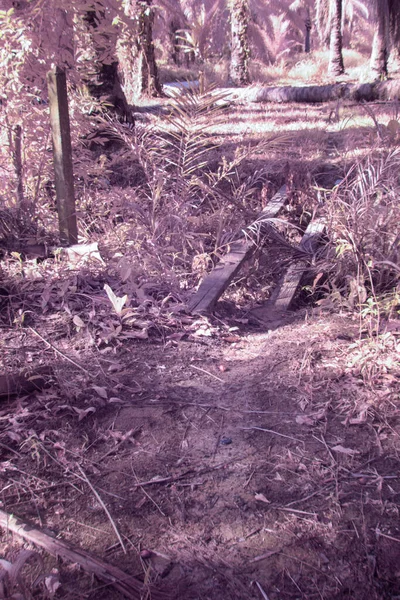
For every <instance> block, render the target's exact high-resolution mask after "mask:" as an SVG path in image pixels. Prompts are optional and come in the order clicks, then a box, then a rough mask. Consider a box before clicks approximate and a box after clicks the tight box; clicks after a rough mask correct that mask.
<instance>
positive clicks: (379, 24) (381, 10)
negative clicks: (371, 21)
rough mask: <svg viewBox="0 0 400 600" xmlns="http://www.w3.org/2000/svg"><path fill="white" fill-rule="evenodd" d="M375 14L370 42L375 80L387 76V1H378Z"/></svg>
mask: <svg viewBox="0 0 400 600" xmlns="http://www.w3.org/2000/svg"><path fill="white" fill-rule="evenodd" d="M376 12H377V14H376V26H375V33H374V39H373V42H372V53H371V64H370V66H371V71H372V74H373V76H375V77H376V78H383V77H386V76H387V74H388V57H389V4H388V0H379V5H378V6H377V11H376Z"/></svg>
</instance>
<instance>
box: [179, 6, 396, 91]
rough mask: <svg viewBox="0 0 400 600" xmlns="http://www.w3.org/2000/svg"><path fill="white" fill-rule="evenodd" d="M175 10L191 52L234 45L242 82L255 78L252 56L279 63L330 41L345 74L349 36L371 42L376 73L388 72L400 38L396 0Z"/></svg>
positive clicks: (234, 75)
mask: <svg viewBox="0 0 400 600" xmlns="http://www.w3.org/2000/svg"><path fill="white" fill-rule="evenodd" d="M173 14H174V17H173V18H172V19H171V20H170V27H172V30H173V31H175V32H176V31H178V36H177V38H178V40H179V39H180V41H181V47H182V48H183V49H184V50H186V52H190V51H193V53H194V54H196V55H197V56H198V57H199V58H201V59H203V60H204V59H206V58H207V57H209V56H210V55H211V56H212V55H214V56H215V55H216V54H217V55H218V54H222V53H223V50H224V47H225V48H226V47H227V46H228V47H229V46H230V49H231V68H230V79H231V82H232V83H234V84H237V85H241V84H246V83H248V82H249V70H248V63H249V57H250V54H251V55H252V56H255V57H257V58H258V59H260V60H262V61H264V62H274V61H276V60H279V59H280V58H283V57H284V56H285V55H287V54H288V53H290V52H296V51H299V50H304V51H305V52H310V51H311V50H312V47H314V48H315V47H317V46H319V45H324V44H325V45H326V46H329V51H330V59H329V69H328V71H329V74H330V75H332V76H338V75H341V74H343V73H344V63H343V53H342V46H343V39H345V42H346V43H347V44H349V45H352V46H353V47H354V46H355V45H356V44H359V43H360V41H361V40H362V42H363V43H366V44H367V45H368V44H369V45H370V47H371V48H370V50H371V72H372V75H373V76H374V77H382V76H386V75H387V74H388V58H389V54H390V50H391V48H394V49H395V48H396V47H397V46H398V44H399V41H400V4H399V3H398V2H397V1H396V0H364V1H361V0H294V1H292V0H286V1H283V2H276V3H271V2H266V1H263V0H217V1H213V0H205V1H204V2H197V3H194V2H188V1H187V0H186V1H185V0H182V1H181V2H180V3H178V4H177V6H176V7H175V11H174V13H173ZM229 23H230V31H229V27H228V24H229ZM312 31H314V33H315V34H316V35H315V34H314V35H312ZM229 38H230V39H229ZM368 38H370V39H368ZM224 44H225V46H224ZM176 46H179V42H177V43H176ZM250 49H251V50H250ZM176 55H177V54H175V56H176Z"/></svg>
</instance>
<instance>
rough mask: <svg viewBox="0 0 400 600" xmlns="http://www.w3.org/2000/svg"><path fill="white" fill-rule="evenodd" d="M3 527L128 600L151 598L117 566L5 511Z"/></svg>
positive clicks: (158, 598) (157, 596) (158, 596)
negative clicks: (74, 566)
mask: <svg viewBox="0 0 400 600" xmlns="http://www.w3.org/2000/svg"><path fill="white" fill-rule="evenodd" d="M0 527H4V529H6V530H7V531H11V532H12V533H15V534H16V535H19V536H20V537H22V538H23V539H24V540H25V541H27V542H31V543H32V544H35V545H36V546H39V547H40V548H43V549H44V550H46V552H49V554H52V555H53V556H58V557H60V558H62V559H63V560H68V561H70V562H72V563H76V564H78V565H80V566H81V567H82V569H84V571H86V572H87V573H92V574H93V575H96V577H98V578H99V579H101V580H102V581H104V582H106V583H108V584H109V585H111V586H113V587H114V588H115V589H116V590H118V591H119V592H121V594H123V595H124V596H125V597H126V598H131V599H134V600H141V599H142V598H148V597H149V590H148V588H147V586H145V585H143V583H141V582H140V581H139V580H138V579H136V578H135V577H132V576H131V575H128V574H127V573H124V571H122V570H121V569H119V568H118V567H114V565H110V564H109V563H106V562H104V561H103V560H101V559H99V558H97V557H96V556H93V555H91V554H89V553H88V552H86V551H85V550H81V549H80V548H79V549H78V548H73V547H72V546H71V545H70V544H67V542H64V541H62V540H59V539H56V538H54V537H52V536H51V535H48V534H47V533H44V532H43V531H41V530H40V529H36V528H35V527H32V526H31V525H29V524H28V523H25V522H24V521H22V520H21V519H19V518H17V517H15V516H14V515H9V514H8V513H6V512H4V511H2V510H0ZM150 597H151V598H152V600H165V599H166V595H165V594H163V593H162V592H158V591H154V590H151V596H150Z"/></svg>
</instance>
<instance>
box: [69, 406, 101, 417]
mask: <svg viewBox="0 0 400 600" xmlns="http://www.w3.org/2000/svg"><path fill="white" fill-rule="evenodd" d="M72 408H73V410H74V411H75V412H76V413H77V414H78V415H79V416H78V421H82V419H84V418H85V417H87V416H88V415H89V414H90V413H93V412H96V409H95V408H94V406H89V408H85V409H83V408H77V407H76V406H73V407H72Z"/></svg>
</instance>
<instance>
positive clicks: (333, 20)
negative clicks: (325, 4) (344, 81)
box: [328, 0, 344, 76]
mask: <svg viewBox="0 0 400 600" xmlns="http://www.w3.org/2000/svg"><path fill="white" fill-rule="evenodd" d="M328 73H329V75H334V76H337V75H342V74H343V73H344V63H343V54H342V0H331V2H330V43H329V66H328Z"/></svg>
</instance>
